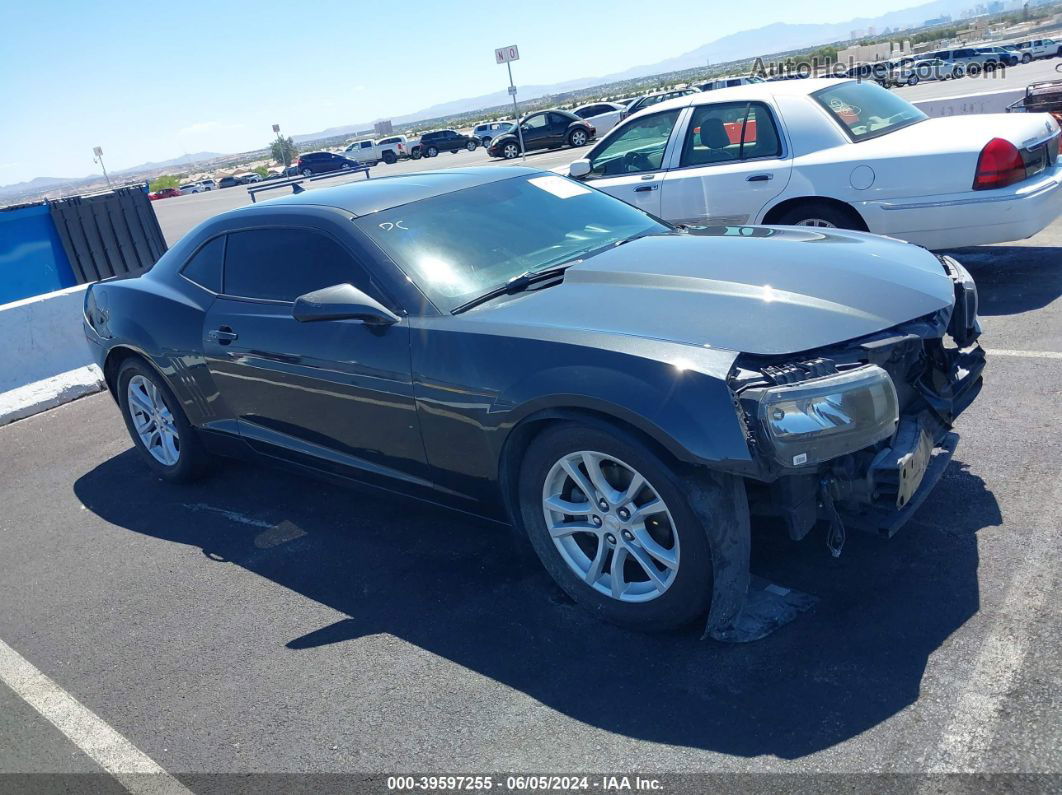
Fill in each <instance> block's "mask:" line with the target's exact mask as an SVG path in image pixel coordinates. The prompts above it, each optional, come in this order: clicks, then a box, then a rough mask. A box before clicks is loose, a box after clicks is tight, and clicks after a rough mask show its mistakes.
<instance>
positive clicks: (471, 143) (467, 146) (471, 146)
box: [465, 141, 476, 152]
mask: <svg viewBox="0 0 1062 795" xmlns="http://www.w3.org/2000/svg"><path fill="white" fill-rule="evenodd" d="M465 149H467V150H468V151H469V152H475V151H476V142H475V141H469V142H468V143H467V144H465Z"/></svg>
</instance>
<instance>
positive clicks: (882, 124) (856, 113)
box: [811, 82, 929, 141]
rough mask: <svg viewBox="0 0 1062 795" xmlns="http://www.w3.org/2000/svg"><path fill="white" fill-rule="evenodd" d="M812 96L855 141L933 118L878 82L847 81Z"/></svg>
mask: <svg viewBox="0 0 1062 795" xmlns="http://www.w3.org/2000/svg"><path fill="white" fill-rule="evenodd" d="M811 96H812V97H814V98H815V101H816V102H818V103H819V104H820V105H822V107H824V108H825V109H826V110H827V111H828V112H829V113H830V115H831V116H833V117H834V118H835V119H836V120H837V121H838V122H840V124H841V126H842V127H844V130H845V132H847V133H848V136H849V137H850V138H851V139H852V140H853V141H863V140H866V139H867V138H876V137H878V136H879V135H885V134H886V133H890V132H892V131H894V130H898V129H900V128H901V127H907V126H909V125H911V124H915V123H916V122H920V121H923V120H925V119H927V118H929V117H928V116H926V114H924V113H923V112H922V111H920V110H919V109H918V108H916V107H915V106H914V105H912V104H911V103H910V102H908V101H907V100H906V99H903V98H902V97H899V96H897V95H896V94H894V93H892V92H891V91H889V90H888V89H886V88H882V87H881V86H879V85H878V84H877V83H864V82H846V83H841V84H839V85H836V86H830V87H829V88H824V89H822V90H820V91H816V92H815V93H814V94H812V95H811Z"/></svg>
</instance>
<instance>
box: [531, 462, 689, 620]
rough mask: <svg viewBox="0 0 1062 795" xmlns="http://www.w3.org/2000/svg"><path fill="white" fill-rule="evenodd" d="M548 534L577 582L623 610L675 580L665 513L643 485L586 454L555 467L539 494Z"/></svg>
mask: <svg viewBox="0 0 1062 795" xmlns="http://www.w3.org/2000/svg"><path fill="white" fill-rule="evenodd" d="M542 512H543V514H544V516H545V519H546V528H547V530H548V531H549V534H550V538H551V539H552V540H553V544H554V545H555V546H556V548H557V551H558V552H559V553H560V556H561V558H562V559H563V560H564V562H565V563H566V564H567V566H568V567H569V568H570V569H571V570H572V572H574V573H575V575H576V576H577V577H579V579H581V580H582V581H583V582H584V583H586V584H587V585H589V586H590V587H591V588H593V589H594V590H596V591H598V592H599V593H602V594H604V595H605V596H609V597H611V598H613V599H617V600H619V601H621V602H649V601H652V600H653V599H656V598H657V597H659V596H660V595H661V594H663V593H664V592H665V591H666V590H667V589H668V588H669V587H671V585H672V583H674V581H675V577H676V575H677V574H678V567H679V539H678V533H677V532H676V531H675V526H674V521H673V520H672V517H671V512H670V511H669V510H668V507H667V505H666V504H665V503H664V500H663V499H662V498H661V496H660V494H659V493H658V492H657V491H656V489H655V488H653V486H652V484H650V483H649V482H648V481H647V480H646V479H645V477H643V476H642V475H641V473H639V472H638V471H637V470H636V469H634V467H632V466H630V465H629V464H627V463H624V462H623V461H620V460H619V459H617V458H614V457H613V456H609V455H606V454H604V453H598V452H594V451H590V450H582V451H578V452H574V453H569V454H568V455H565V456H564V457H563V458H561V459H560V460H559V461H557V462H556V463H555V464H554V465H553V466H552V467H551V468H550V471H549V473H548V474H547V475H546V479H545V482H544V483H543V486H542Z"/></svg>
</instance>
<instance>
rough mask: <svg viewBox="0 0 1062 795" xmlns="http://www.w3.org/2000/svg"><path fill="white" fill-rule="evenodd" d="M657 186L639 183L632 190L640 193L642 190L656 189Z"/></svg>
mask: <svg viewBox="0 0 1062 795" xmlns="http://www.w3.org/2000/svg"><path fill="white" fill-rule="evenodd" d="M659 187H660V186H659V185H639V186H638V187H637V188H635V189H634V192H635V193H641V192H642V191H647V190H656V189H657V188H659Z"/></svg>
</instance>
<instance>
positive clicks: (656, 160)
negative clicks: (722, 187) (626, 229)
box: [585, 108, 681, 215]
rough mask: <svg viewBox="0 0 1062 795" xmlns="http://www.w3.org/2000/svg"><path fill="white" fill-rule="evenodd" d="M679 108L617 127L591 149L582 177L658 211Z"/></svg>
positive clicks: (637, 203)
mask: <svg viewBox="0 0 1062 795" xmlns="http://www.w3.org/2000/svg"><path fill="white" fill-rule="evenodd" d="M680 113H681V110H680V109H678V108H676V109H673V110H666V111H661V112H660V113H651V114H649V115H647V116H644V117H643V118H640V119H634V120H633V121H629V122H627V123H626V124H624V125H623V126H622V127H620V128H617V129H616V130H615V131H614V132H613V133H612V134H610V135H609V136H607V137H606V138H605V139H604V140H603V141H601V143H599V144H598V145H597V146H595V147H594V148H593V149H592V150H590V154H589V155H588V156H587V159H588V160H589V161H590V173H589V174H587V175H586V177H585V180H586V181H587V182H588V183H589V184H592V185H593V186H594V187H595V188H598V189H600V190H603V191H605V192H606V193H609V194H611V195H613V196H615V197H616V198H617V199H622V200H623V201H625V202H627V203H628V204H633V205H634V206H635V207H640V208H642V209H643V210H645V211H647V212H650V213H653V214H654V215H659V214H660V184H661V181H662V179H663V176H664V164H665V163H666V162H667V157H668V155H669V153H670V151H671V149H672V148H673V135H672V133H673V132H674V130H675V126H676V124H677V123H678V119H679V114H680Z"/></svg>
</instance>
